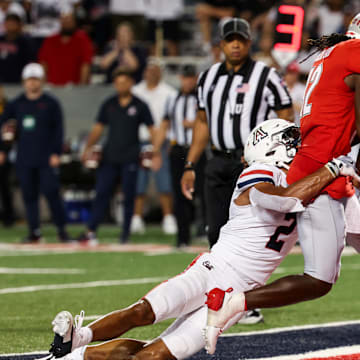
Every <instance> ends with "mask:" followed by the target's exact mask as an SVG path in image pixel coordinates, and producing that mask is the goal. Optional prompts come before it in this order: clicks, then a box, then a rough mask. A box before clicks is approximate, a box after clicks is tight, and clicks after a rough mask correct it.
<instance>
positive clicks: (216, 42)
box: [200, 36, 225, 71]
mask: <svg viewBox="0 0 360 360" xmlns="http://www.w3.org/2000/svg"><path fill="white" fill-rule="evenodd" d="M224 60H225V58H224V53H223V52H222V50H221V46H220V38H219V37H217V36H215V37H213V38H212V40H211V51H210V53H209V54H208V56H206V59H205V61H204V63H202V64H201V66H200V70H201V71H204V70H207V69H208V68H209V67H210V66H211V65H213V64H216V63H218V62H223V61H224Z"/></svg>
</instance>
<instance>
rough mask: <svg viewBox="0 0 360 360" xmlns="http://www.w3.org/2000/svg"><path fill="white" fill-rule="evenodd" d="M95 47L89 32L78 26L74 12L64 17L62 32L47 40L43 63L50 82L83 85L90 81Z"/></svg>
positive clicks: (62, 19) (41, 50)
mask: <svg viewBox="0 0 360 360" xmlns="http://www.w3.org/2000/svg"><path fill="white" fill-rule="evenodd" d="M92 56H93V46H92V43H91V40H90V38H89V37H88V35H87V34H86V33H85V32H84V31H83V30H79V29H78V28H77V24H76V20H75V17H74V14H73V13H67V14H63V15H62V16H61V31H60V33H59V34H56V35H53V36H50V37H48V38H47V39H45V41H44V43H43V45H42V47H41V49H40V52H39V62H41V63H42V64H43V66H44V67H45V70H46V75H47V81H48V82H49V83H51V84H54V85H67V84H75V85H79V84H80V85H83V84H87V83H88V82H89V78H90V67H91V61H92Z"/></svg>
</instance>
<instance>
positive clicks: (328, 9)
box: [311, 0, 345, 37]
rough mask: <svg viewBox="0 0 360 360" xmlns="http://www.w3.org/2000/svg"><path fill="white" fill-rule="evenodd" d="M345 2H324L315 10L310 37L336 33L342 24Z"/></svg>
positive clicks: (333, 0)
mask: <svg viewBox="0 0 360 360" xmlns="http://www.w3.org/2000/svg"><path fill="white" fill-rule="evenodd" d="M344 5H345V0H325V1H324V3H323V4H322V5H320V7H318V8H316V10H317V12H316V16H315V19H314V21H313V24H312V25H311V27H312V29H313V32H312V35H313V36H316V37H320V36H322V35H330V34H332V33H335V32H337V30H338V29H339V28H340V27H341V25H342V24H343V22H344V13H343V11H344Z"/></svg>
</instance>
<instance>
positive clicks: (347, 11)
mask: <svg viewBox="0 0 360 360" xmlns="http://www.w3.org/2000/svg"><path fill="white" fill-rule="evenodd" d="M359 5H360V4H359ZM355 8H356V7H355V5H353V4H351V3H348V4H346V5H345V6H344V17H343V23H342V24H341V25H340V27H339V28H338V29H337V30H336V32H337V33H339V34H345V33H346V31H347V28H348V26H349V25H350V22H351V20H352V18H353V17H354V15H355V14H357V13H358V11H355Z"/></svg>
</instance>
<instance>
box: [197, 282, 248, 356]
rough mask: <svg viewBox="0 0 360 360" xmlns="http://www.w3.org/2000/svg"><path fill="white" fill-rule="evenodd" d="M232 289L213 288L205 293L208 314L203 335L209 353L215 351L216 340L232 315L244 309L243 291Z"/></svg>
mask: <svg viewBox="0 0 360 360" xmlns="http://www.w3.org/2000/svg"><path fill="white" fill-rule="evenodd" d="M232 291H233V289H232V288H230V289H228V290H226V291H224V290H221V289H219V288H215V289H212V290H211V291H210V292H209V293H208V294H207V301H206V304H207V306H208V316H207V324H206V328H205V329H204V332H203V336H204V340H205V350H206V351H207V352H208V354H210V355H212V354H214V353H215V350H216V343H217V340H218V338H219V336H220V335H221V333H222V332H223V330H224V327H225V326H226V325H227V324H228V323H229V321H230V320H231V319H232V318H233V317H235V316H236V315H238V314H239V313H242V312H243V311H244V308H245V295H244V293H238V294H232Z"/></svg>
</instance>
